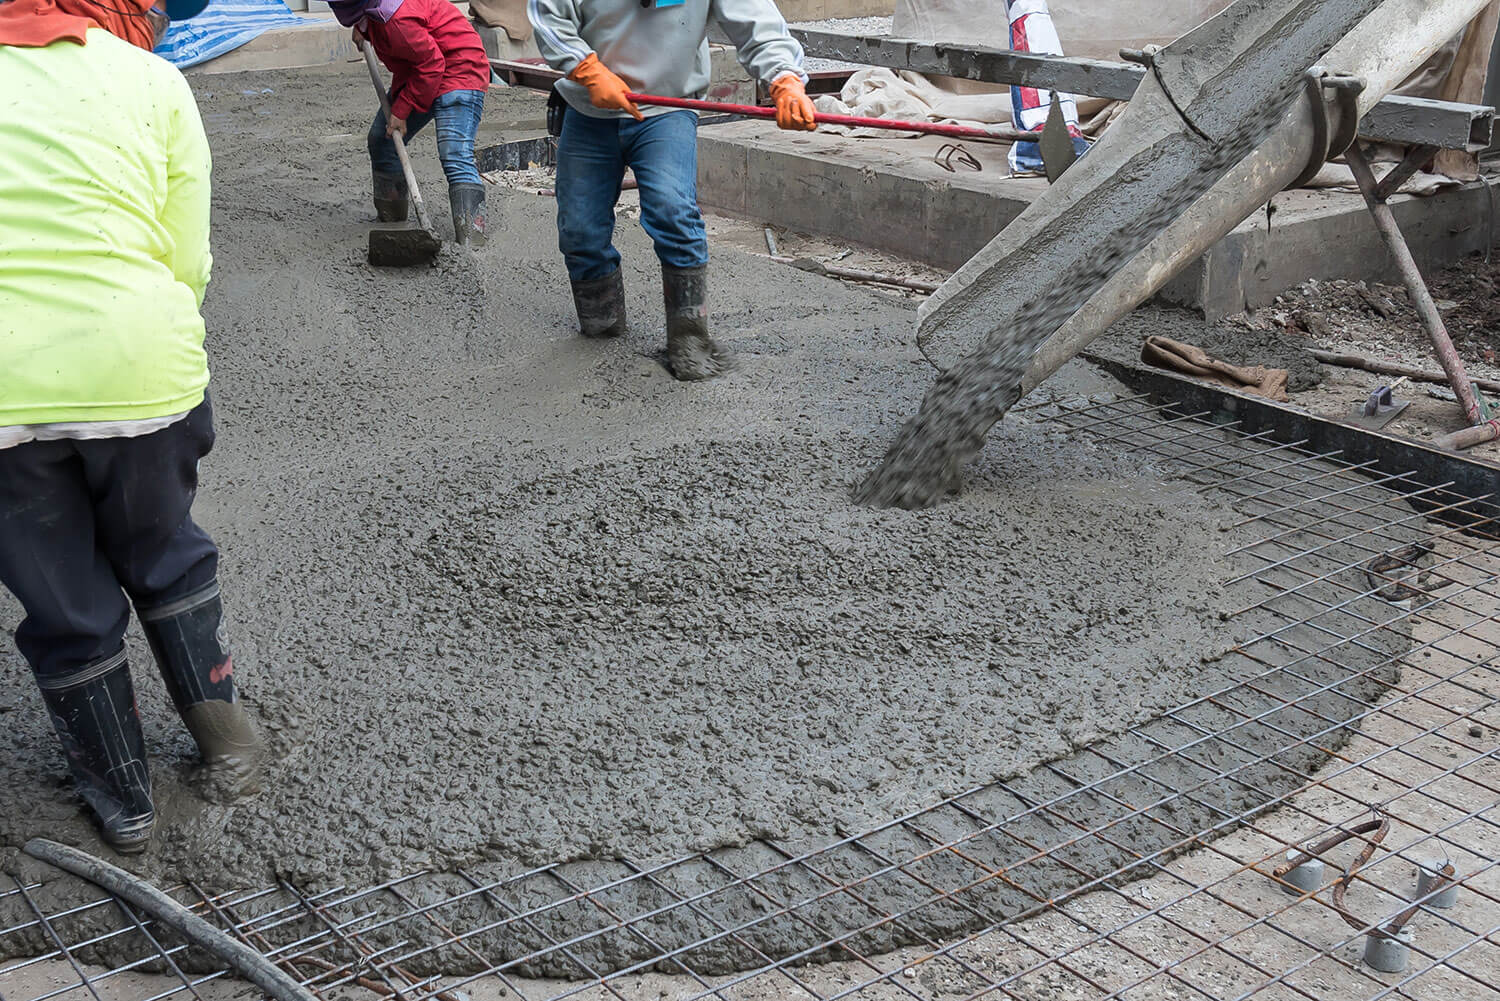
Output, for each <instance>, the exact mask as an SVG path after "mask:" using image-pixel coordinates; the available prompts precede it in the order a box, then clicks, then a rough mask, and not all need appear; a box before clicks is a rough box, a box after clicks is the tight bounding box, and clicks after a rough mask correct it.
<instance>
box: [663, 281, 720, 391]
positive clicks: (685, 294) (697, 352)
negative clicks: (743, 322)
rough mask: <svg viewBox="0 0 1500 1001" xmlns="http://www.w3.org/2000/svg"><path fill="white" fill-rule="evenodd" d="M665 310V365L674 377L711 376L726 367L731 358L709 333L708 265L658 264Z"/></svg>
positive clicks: (701, 377) (694, 378)
mask: <svg viewBox="0 0 1500 1001" xmlns="http://www.w3.org/2000/svg"><path fill="white" fill-rule="evenodd" d="M661 287H662V298H663V300H664V301H665V304H666V310H667V365H668V366H669V367H670V368H671V369H672V375H673V376H674V377H675V378H678V379H681V380H684V381H692V380H697V379H712V378H713V377H714V376H716V375H723V374H724V373H725V372H727V371H729V369H730V367H731V365H732V364H733V358H732V356H731V355H730V353H729V352H728V351H726V350H725V349H724V348H721V347H720V346H719V345H717V344H715V343H714V340H713V338H712V337H710V336H709V335H708V267H707V265H705V266H703V267H698V268H671V267H667V266H666V265H665V264H663V265H662V268H661Z"/></svg>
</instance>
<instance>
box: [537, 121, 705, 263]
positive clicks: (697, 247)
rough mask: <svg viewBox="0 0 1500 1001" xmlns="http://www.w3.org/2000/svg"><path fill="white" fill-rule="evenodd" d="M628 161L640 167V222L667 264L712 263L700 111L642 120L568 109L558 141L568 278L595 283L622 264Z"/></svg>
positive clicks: (560, 241)
mask: <svg viewBox="0 0 1500 1001" xmlns="http://www.w3.org/2000/svg"><path fill="white" fill-rule="evenodd" d="M626 167H629V168H631V169H632V170H634V171H635V179H636V183H637V184H638V185H639V187H640V192H641V225H642V226H644V227H645V229H646V232H647V233H649V234H650V235H651V239H652V240H653V241H655V243H656V256H657V257H659V258H661V262H662V263H663V264H665V265H667V266H668V267H673V268H696V267H701V266H702V265H704V264H707V263H708V235H707V234H706V233H705V232H704V229H703V216H702V214H701V213H700V212H699V211H698V116H697V115H695V114H694V113H693V112H691V111H671V112H668V113H667V114H664V115H653V116H652V117H650V118H647V119H646V120H645V121H644V122H637V121H636V120H635V119H633V118H594V117H592V116H590V115H584V114H580V113H579V112H577V111H574V110H573V109H572V108H569V109H568V110H567V112H566V114H565V116H564V118H563V129H562V137H561V138H560V139H558V142H557V245H558V248H559V249H560V250H561V251H562V252H563V257H564V259H565V260H566V261H567V265H568V277H569V278H571V279H573V280H574V281H589V280H591V279H594V278H603V277H605V276H606V275H608V274H610V273H612V272H613V271H614V270H615V269H616V268H618V267H619V266H620V252H619V251H617V250H615V248H614V243H613V239H614V232H615V202H617V201H618V200H619V198H620V182H621V181H622V180H624V178H625V168H626Z"/></svg>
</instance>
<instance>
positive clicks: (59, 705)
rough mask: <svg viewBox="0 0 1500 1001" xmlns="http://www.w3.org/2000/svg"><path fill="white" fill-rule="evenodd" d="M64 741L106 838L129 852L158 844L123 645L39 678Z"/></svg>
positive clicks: (80, 788) (82, 792) (82, 791)
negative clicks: (66, 672) (69, 671)
mask: <svg viewBox="0 0 1500 1001" xmlns="http://www.w3.org/2000/svg"><path fill="white" fill-rule="evenodd" d="M37 683H38V684H39V685H40V686H41V689H42V698H43V699H44V700H45V701H46V703H47V710H48V712H49V713H50V714H51V716H52V725H53V727H55V728H56V729H57V736H58V737H59V738H60V739H61V740H62V745H63V753H64V754H66V755H67V757H68V767H69V768H70V769H72V772H73V781H74V783H75V785H76V787H77V789H78V794H79V795H80V796H81V797H82V798H83V801H84V802H85V803H87V804H88V807H89V809H90V810H92V811H93V812H94V816H95V818H96V819H97V821H98V823H99V832H100V834H101V836H102V837H103V838H104V843H105V844H107V845H109V846H110V847H111V848H113V849H114V850H115V851H117V852H120V853H121V854H125V855H134V854H136V853H137V852H143V851H145V850H146V847H147V846H148V845H149V844H150V843H151V828H152V827H153V826H154V825H155V823H156V810H155V808H154V807H153V806H152V804H151V768H150V766H149V765H148V764H147V762H146V738H145V737H144V736H143V735H142V733H141V717H140V715H139V714H138V713H137V712H136V708H135V686H134V685H132V684H131V681H130V665H128V664H127V663H126V662H125V651H124V649H123V648H122V649H121V650H120V652H119V653H117V654H115V655H114V656H113V657H106V658H105V659H103V660H97V661H95V662H93V663H92V664H85V665H84V666H83V667H81V668H79V669H78V670H77V671H74V672H73V673H72V674H69V675H66V676H63V677H54V678H46V679H41V678H39V679H37Z"/></svg>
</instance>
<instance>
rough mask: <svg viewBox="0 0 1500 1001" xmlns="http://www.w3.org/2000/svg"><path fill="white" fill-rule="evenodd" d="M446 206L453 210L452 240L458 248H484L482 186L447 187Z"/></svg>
mask: <svg viewBox="0 0 1500 1001" xmlns="http://www.w3.org/2000/svg"><path fill="white" fill-rule="evenodd" d="M448 206H449V207H450V208H452V209H453V238H454V239H455V240H456V241H458V244H459V245H460V246H463V245H465V244H467V245H468V246H470V247H475V248H478V247H482V246H484V239H485V237H484V185H483V184H450V185H448Z"/></svg>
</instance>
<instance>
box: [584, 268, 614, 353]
mask: <svg viewBox="0 0 1500 1001" xmlns="http://www.w3.org/2000/svg"><path fill="white" fill-rule="evenodd" d="M573 308H574V309H576V310H578V329H579V332H580V333H582V334H583V336H585V337H619V336H620V335H621V334H623V333H625V276H624V275H623V274H621V273H620V269H619V268H615V270H614V271H612V272H610V273H609V274H607V275H605V276H604V277H603V278H591V279H589V280H588V281H581V282H573Z"/></svg>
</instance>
